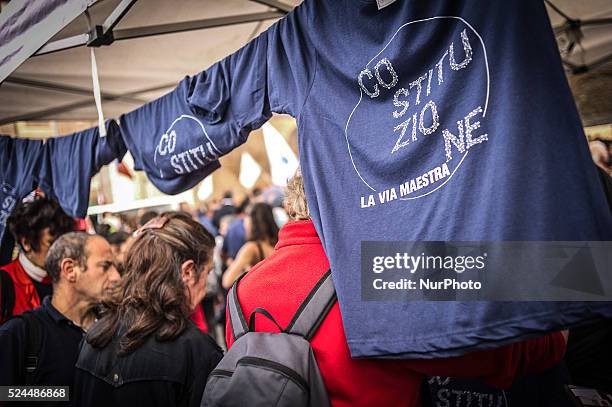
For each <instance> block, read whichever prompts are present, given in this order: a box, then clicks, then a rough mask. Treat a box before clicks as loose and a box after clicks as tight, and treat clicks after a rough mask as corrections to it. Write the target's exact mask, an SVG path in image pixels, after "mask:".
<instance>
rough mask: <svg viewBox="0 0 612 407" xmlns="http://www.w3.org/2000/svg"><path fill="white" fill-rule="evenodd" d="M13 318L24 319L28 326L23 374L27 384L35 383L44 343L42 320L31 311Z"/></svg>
mask: <svg viewBox="0 0 612 407" xmlns="http://www.w3.org/2000/svg"><path fill="white" fill-rule="evenodd" d="M12 318H19V319H21V320H23V322H24V323H25V328H26V349H25V355H24V357H23V365H22V366H23V369H24V371H23V374H24V378H25V383H24V384H25V385H26V386H30V385H34V384H35V380H34V376H35V374H36V371H37V370H38V367H39V359H40V356H39V355H40V349H41V345H42V327H41V325H40V320H39V319H38V317H37V316H36V315H34V313H33V312H31V311H26V312H24V313H22V314H19V315H15V316H13V317H12Z"/></svg>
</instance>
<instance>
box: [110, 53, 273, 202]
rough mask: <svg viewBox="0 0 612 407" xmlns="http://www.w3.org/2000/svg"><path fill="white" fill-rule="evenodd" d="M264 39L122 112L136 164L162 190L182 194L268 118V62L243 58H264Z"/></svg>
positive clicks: (125, 133) (125, 136)
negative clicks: (266, 101) (142, 103)
mask: <svg viewBox="0 0 612 407" xmlns="http://www.w3.org/2000/svg"><path fill="white" fill-rule="evenodd" d="M258 44H259V43H258ZM259 45H260V46H255V47H250V48H244V49H241V50H239V51H237V52H236V53H235V54H234V55H232V56H229V57H227V58H226V59H224V60H223V61H221V62H219V63H217V64H215V65H213V66H212V67H210V69H208V70H207V71H204V72H202V73H200V74H198V75H197V76H194V77H186V78H185V79H183V80H182V81H181V82H180V84H179V85H178V87H177V88H176V89H175V90H174V91H172V92H170V93H168V94H166V95H164V96H162V97H161V98H159V99H157V100H155V101H153V102H151V103H148V104H146V105H144V106H142V107H141V108H139V109H136V110H134V111H132V112H130V113H128V114H125V115H123V116H121V118H120V120H119V121H120V123H121V132H122V134H123V138H124V140H125V143H126V144H127V147H128V149H129V150H130V152H131V153H132V156H133V157H134V168H135V169H136V170H144V171H145V172H146V174H147V176H148V178H149V180H150V181H151V182H152V183H153V184H154V185H155V186H156V187H157V188H158V189H159V190H160V191H162V192H165V193H167V194H177V193H179V192H183V191H185V190H187V189H190V188H192V187H193V186H195V185H196V184H197V183H198V182H200V181H201V180H202V179H204V178H205V177H206V176H208V175H209V174H210V173H212V172H213V171H214V170H216V169H218V168H219V167H220V164H219V161H218V158H219V157H220V156H222V155H224V154H227V153H228V152H230V151H231V150H232V149H234V148H235V147H237V146H239V145H240V144H242V143H244V142H245V141H246V139H247V137H248V135H249V133H250V132H251V130H253V129H256V128H258V127H261V126H262V125H263V124H264V123H265V122H266V120H267V117H269V112H268V113H265V112H264V108H265V107H267V104H266V103H265V99H266V95H265V88H264V87H260V86H261V84H263V83H265V77H266V76H265V75H266V72H265V69H266V67H265V63H264V64H263V65H260V64H256V63H253V64H252V65H251V64H250V63H249V64H245V63H244V61H253V62H255V58H262V57H264V58H265V53H266V49H265V44H259ZM238 84H245V85H247V87H245V88H242V87H241V86H238ZM250 85H254V86H258V87H260V88H258V89H251V88H250V87H249V86H250ZM247 88H248V89H249V90H247ZM209 126H214V127H215V135H214V137H211V136H210V135H209V134H208V127H209Z"/></svg>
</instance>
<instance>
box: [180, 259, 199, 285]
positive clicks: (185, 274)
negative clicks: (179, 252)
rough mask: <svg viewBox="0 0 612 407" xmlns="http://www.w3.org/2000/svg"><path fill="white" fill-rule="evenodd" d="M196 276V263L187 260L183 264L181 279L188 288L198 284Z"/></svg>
mask: <svg viewBox="0 0 612 407" xmlns="http://www.w3.org/2000/svg"><path fill="white" fill-rule="evenodd" d="M196 274H197V273H196V267H195V262H194V261H193V260H187V261H185V262H183V264H181V278H182V279H183V282H184V283H185V284H186V285H187V286H192V285H194V284H195V283H197V282H198V278H197V275H196Z"/></svg>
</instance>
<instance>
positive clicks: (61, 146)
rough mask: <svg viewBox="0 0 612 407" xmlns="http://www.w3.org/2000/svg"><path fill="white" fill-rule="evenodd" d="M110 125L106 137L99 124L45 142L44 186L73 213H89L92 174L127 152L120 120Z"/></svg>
mask: <svg viewBox="0 0 612 407" xmlns="http://www.w3.org/2000/svg"><path fill="white" fill-rule="evenodd" d="M106 128H107V136H106V137H100V133H99V129H98V127H92V128H89V129H87V130H83V131H78V132H76V133H73V134H71V135H67V136H62V137H56V138H52V139H49V140H48V141H47V142H46V143H45V146H44V151H43V160H42V161H43V162H42V165H41V170H40V188H41V189H42V190H43V191H44V192H45V194H47V195H48V196H49V197H51V198H53V199H56V200H57V201H58V202H59V204H60V205H61V207H62V209H63V210H64V212H66V213H67V214H68V215H70V216H73V217H77V218H84V217H85V216H86V215H87V208H88V206H89V190H90V184H91V178H92V177H93V176H94V175H95V174H96V173H97V172H98V171H99V170H100V168H101V167H102V166H103V165H106V164H109V163H110V162H112V161H113V160H115V159H121V158H123V156H124V155H125V152H126V147H125V144H124V143H123V139H122V138H121V136H120V133H119V127H118V126H117V123H116V122H115V121H114V120H110V121H107V122H106Z"/></svg>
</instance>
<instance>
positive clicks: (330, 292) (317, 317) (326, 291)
mask: <svg viewBox="0 0 612 407" xmlns="http://www.w3.org/2000/svg"><path fill="white" fill-rule="evenodd" d="M335 302H336V289H335V288H334V282H333V281H332V276H331V270H328V271H327V272H326V273H325V274H324V275H323V276H322V277H321V279H319V281H318V282H317V284H316V285H315V286H314V288H313V289H312V290H311V291H310V293H309V294H308V296H307V297H306V299H305V300H304V301H303V302H302V303H301V304H300V306H299V308H298V310H297V311H296V313H295V315H294V316H293V319H292V320H291V322H289V325H287V328H286V329H285V332H287V333H291V334H298V335H301V336H303V337H304V338H306V339H307V340H310V339H312V337H313V336H314V334H315V332H317V329H318V328H319V326H320V325H321V323H322V322H323V320H324V319H325V317H327V314H328V313H329V310H331V308H332V306H333V305H334V303H335Z"/></svg>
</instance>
